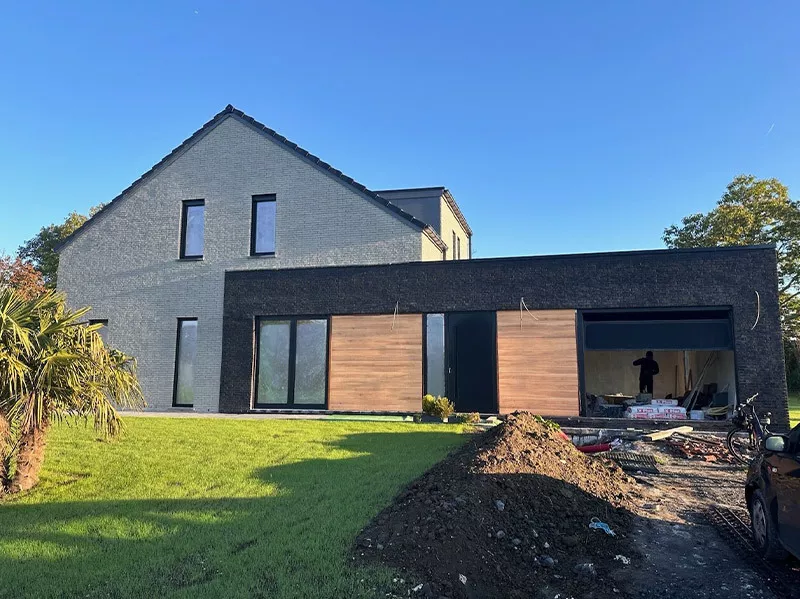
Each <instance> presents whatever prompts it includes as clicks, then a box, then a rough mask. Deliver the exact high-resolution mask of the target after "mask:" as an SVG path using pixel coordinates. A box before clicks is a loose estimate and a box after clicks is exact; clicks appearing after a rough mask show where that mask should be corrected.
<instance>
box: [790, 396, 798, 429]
mask: <svg viewBox="0 0 800 599" xmlns="http://www.w3.org/2000/svg"><path fill="white" fill-rule="evenodd" d="M789 421H790V422H791V425H790V426H795V425H798V424H800V395H790V396H789Z"/></svg>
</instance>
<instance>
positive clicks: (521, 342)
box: [497, 310, 580, 416]
mask: <svg viewBox="0 0 800 599" xmlns="http://www.w3.org/2000/svg"><path fill="white" fill-rule="evenodd" d="M532 314H533V315H535V316H536V318H538V320H534V319H533V318H531V316H530V314H528V313H527V312H525V313H523V315H522V322H521V323H520V313H519V311H516V310H514V311H509V312H498V313H497V376H498V394H499V405H500V412H501V413H504V414H505V413H509V412H513V411H515V410H529V411H531V412H534V413H536V414H541V415H543V416H577V415H579V413H580V403H579V397H580V391H579V386H578V345H577V340H576V338H575V311H574V310H538V311H534V312H532Z"/></svg>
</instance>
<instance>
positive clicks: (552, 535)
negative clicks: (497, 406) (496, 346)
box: [355, 413, 639, 599]
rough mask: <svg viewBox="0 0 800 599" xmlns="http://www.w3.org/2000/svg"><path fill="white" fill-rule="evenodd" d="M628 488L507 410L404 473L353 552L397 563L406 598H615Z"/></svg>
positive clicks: (630, 553)
mask: <svg viewBox="0 0 800 599" xmlns="http://www.w3.org/2000/svg"><path fill="white" fill-rule="evenodd" d="M637 498H638V494H637V491H636V483H635V482H634V481H633V480H632V479H631V478H630V477H628V476H627V475H626V474H625V473H623V472H622V470H621V469H620V468H619V467H618V466H616V465H615V464H613V463H612V462H610V461H608V460H603V459H601V458H595V457H589V456H586V455H584V454H582V453H581V452H579V451H577V450H576V449H575V448H574V447H573V445H572V443H570V442H569V441H567V440H566V439H564V438H563V437H562V436H561V433H560V432H559V431H557V430H554V429H553V428H551V427H549V426H547V425H546V424H545V423H543V422H542V421H541V419H539V418H537V417H535V416H532V415H531V414H528V413H516V414H514V415H512V416H510V417H509V418H508V419H507V420H506V421H505V422H504V423H503V424H501V425H499V426H497V427H495V428H494V429H491V430H490V431H488V432H486V433H484V434H482V435H480V436H478V437H477V438H476V439H474V440H473V441H472V442H470V443H468V444H467V445H466V446H465V447H464V448H463V449H461V450H460V451H459V452H457V453H455V454H453V455H451V456H450V457H448V458H447V459H445V460H444V461H442V462H440V463H439V464H437V465H436V466H434V467H433V468H432V469H431V470H429V471H428V472H427V473H425V474H424V475H423V476H422V477H420V478H419V479H417V480H416V481H414V482H413V483H411V485H409V487H408V488H406V489H405V490H404V491H403V492H401V493H400V495H398V497H397V498H396V499H395V501H394V503H393V504H392V505H391V506H389V507H388V508H386V509H385V510H384V511H383V512H381V513H380V514H379V515H378V516H377V517H376V518H375V520H373V522H372V523H371V524H370V525H369V526H367V528H365V529H364V530H363V531H362V532H361V534H360V535H359V536H358V539H357V541H356V548H355V551H356V555H357V557H358V558H360V559H362V560H364V561H366V562H372V563H375V562H378V563H381V564H384V565H388V566H390V567H393V568H399V569H400V570H401V571H404V572H406V573H407V576H406V578H407V579H408V581H409V582H410V583H411V586H410V587H409V589H410V594H411V596H412V597H414V596H419V597H434V598H437V599H438V598H439V597H451V598H457V597H468V598H470V599H477V598H494V597H548V598H550V599H552V598H553V597H556V596H558V597H563V598H567V597H575V598H587V599H588V598H593V599H601V598H604V597H620V596H621V595H623V594H622V593H620V591H619V590H618V587H621V586H622V585H621V584H618V583H620V582H623V580H624V577H625V571H626V569H628V568H633V567H635V562H636V561H638V559H639V556H638V555H636V553H635V551H634V549H633V548H632V546H631V543H630V542H629V539H628V538H627V531H628V528H629V526H630V524H631V522H632V518H633V514H632V510H633V509H634V505H635V500H636V499H637ZM593 518H596V519H598V520H600V521H602V522H604V523H606V524H608V526H609V527H610V529H611V530H613V531H614V532H615V533H616V536H611V535H608V534H606V533H605V532H604V531H602V530H596V529H590V528H589V523H590V522H591V521H592V519H593ZM629 560H632V561H633V563H631V562H629ZM420 584H421V585H422V586H421V587H420V586H419V585H420Z"/></svg>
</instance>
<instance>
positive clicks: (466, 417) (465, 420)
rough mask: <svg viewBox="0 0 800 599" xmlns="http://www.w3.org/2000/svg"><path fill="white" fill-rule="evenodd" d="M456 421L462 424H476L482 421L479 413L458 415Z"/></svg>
mask: <svg viewBox="0 0 800 599" xmlns="http://www.w3.org/2000/svg"><path fill="white" fill-rule="evenodd" d="M456 420H458V422H460V423H462V424H475V423H476V422H480V421H481V415H480V414H479V413H478V412H462V413H460V414H456Z"/></svg>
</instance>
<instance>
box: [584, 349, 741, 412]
mask: <svg viewBox="0 0 800 599" xmlns="http://www.w3.org/2000/svg"><path fill="white" fill-rule="evenodd" d="M644 353H645V352H644V351H587V352H584V359H583V365H584V368H583V370H584V378H585V381H586V392H587V393H592V394H594V395H605V394H614V393H622V394H623V395H636V394H637V393H638V392H639V367H638V366H634V365H633V361H634V360H636V359H637V358H641V357H642V356H643V355H644ZM712 353H714V354H716V359H715V360H714V361H713V362H712V363H711V365H710V366H709V367H708V370H707V371H706V374H705V376H704V377H703V382H702V384H703V385H707V384H709V383H716V384H717V390H718V391H724V390H727V391H728V394H729V395H728V399H729V400H730V401H733V400H734V399H735V397H736V369H735V367H734V361H733V352H732V351H718V352H710V351H689V352H686V355H687V360H688V365H689V371H690V372H691V374H692V380H693V382H694V383H696V382H697V379H698V377H699V376H700V372H701V371H702V370H703V366H704V365H705V363H706V360H707V359H708V356H709V355H711V354H712ZM683 354H684V352H682V351H657V352H654V355H653V357H654V358H655V360H656V362H658V370H659V373H658V374H657V375H656V376H655V377H653V395H654V396H655V397H657V398H663V397H666V396H667V395H669V394H672V395H673V396H674V397H681V396H683V395H684V393H685V392H686V386H685V380H686V378H685V377H686V371H685V366H684V358H683ZM726 387H727V389H726Z"/></svg>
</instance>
